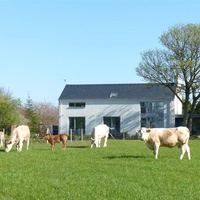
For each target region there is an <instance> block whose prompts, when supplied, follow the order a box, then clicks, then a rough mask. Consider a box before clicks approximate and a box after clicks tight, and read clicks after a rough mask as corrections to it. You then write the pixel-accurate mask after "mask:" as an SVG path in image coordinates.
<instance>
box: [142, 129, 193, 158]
mask: <svg viewBox="0 0 200 200" xmlns="http://www.w3.org/2000/svg"><path fill="white" fill-rule="evenodd" d="M138 132H140V134H141V140H143V141H145V142H146V145H147V147H148V148H149V149H151V150H153V151H154V156H155V158H156V159H157V158H158V151H159V147H160V146H165V147H174V146H176V145H177V146H178V147H180V148H181V155H180V159H182V158H183V156H184V154H185V152H187V154H188V159H189V160H190V159H191V157H190V148H189V146H188V140H189V137H190V131H189V129H188V128H187V127H177V128H144V127H143V128H141V129H140V130H139V131H138Z"/></svg>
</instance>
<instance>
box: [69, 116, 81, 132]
mask: <svg viewBox="0 0 200 200" xmlns="http://www.w3.org/2000/svg"><path fill="white" fill-rule="evenodd" d="M70 129H72V131H73V134H74V135H80V133H81V130H83V133H85V117H69V131H70Z"/></svg>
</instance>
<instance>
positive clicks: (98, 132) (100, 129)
mask: <svg viewBox="0 0 200 200" xmlns="http://www.w3.org/2000/svg"><path fill="white" fill-rule="evenodd" d="M109 130H110V128H109V127H108V126H107V125H105V124H100V125H98V126H96V127H94V129H93V132H92V133H93V135H94V138H91V148H92V147H93V146H94V144H95V146H96V147H100V143H101V138H104V145H103V147H107V139H108V136H109Z"/></svg>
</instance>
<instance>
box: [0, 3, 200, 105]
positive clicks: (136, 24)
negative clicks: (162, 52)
mask: <svg viewBox="0 0 200 200" xmlns="http://www.w3.org/2000/svg"><path fill="white" fill-rule="evenodd" d="M199 8H200V1H198V0H196V1H195V0H0V69H1V70H0V87H3V88H5V89H6V90H9V91H10V93H12V95H13V97H15V98H20V99H21V100H22V101H23V102H25V101H26V99H27V97H28V95H30V97H31V99H32V100H33V101H36V102H45V101H46V102H51V103H53V104H54V105H58V98H59V96H60V94H61V92H62V90H63V89H64V86H65V84H104V83H139V82H143V79H142V78H141V77H138V76H136V74H135V68H136V67H137V66H138V64H139V62H140V61H141V56H140V53H141V52H143V51H145V50H148V49H155V48H162V46H161V45H160V44H159V37H160V36H161V35H162V33H163V32H164V31H167V30H168V29H169V28H170V27H172V26H174V25H177V24H180V23H181V24H187V23H199V22H200V21H199V20H200V10H199Z"/></svg>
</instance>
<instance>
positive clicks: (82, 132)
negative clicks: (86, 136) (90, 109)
mask: <svg viewBox="0 0 200 200" xmlns="http://www.w3.org/2000/svg"><path fill="white" fill-rule="evenodd" d="M81 142H83V129H81Z"/></svg>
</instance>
